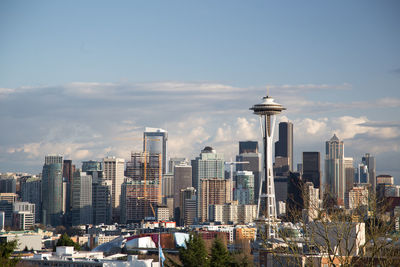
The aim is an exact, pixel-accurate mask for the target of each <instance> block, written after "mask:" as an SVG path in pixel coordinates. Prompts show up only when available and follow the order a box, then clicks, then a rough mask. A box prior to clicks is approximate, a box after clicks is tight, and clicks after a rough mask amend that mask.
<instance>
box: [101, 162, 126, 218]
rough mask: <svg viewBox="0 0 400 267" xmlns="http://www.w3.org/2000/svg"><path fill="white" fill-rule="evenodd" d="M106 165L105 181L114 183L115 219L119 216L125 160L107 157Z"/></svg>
mask: <svg viewBox="0 0 400 267" xmlns="http://www.w3.org/2000/svg"><path fill="white" fill-rule="evenodd" d="M103 163H104V180H110V181H112V189H111V195H112V208H113V217H114V218H115V217H118V216H119V208H120V197H121V185H122V183H123V182H124V171H125V160H124V159H120V158H116V157H106V158H104V159H103Z"/></svg>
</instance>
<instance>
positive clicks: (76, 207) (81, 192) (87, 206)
mask: <svg viewBox="0 0 400 267" xmlns="http://www.w3.org/2000/svg"><path fill="white" fill-rule="evenodd" d="M91 223H93V210H92V176H91V175H89V174H87V173H86V172H81V171H79V170H78V171H76V172H75V173H74V179H73V182H72V225H80V224H91Z"/></svg>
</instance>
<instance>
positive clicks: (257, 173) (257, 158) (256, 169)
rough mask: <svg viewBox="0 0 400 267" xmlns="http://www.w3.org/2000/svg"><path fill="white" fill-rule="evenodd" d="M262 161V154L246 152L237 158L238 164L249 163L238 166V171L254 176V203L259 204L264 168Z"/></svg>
mask: <svg viewBox="0 0 400 267" xmlns="http://www.w3.org/2000/svg"><path fill="white" fill-rule="evenodd" d="M243 151H246V150H243ZM261 159H262V156H261V153H258V152H245V153H241V154H239V155H238V156H236V161H238V162H243V161H248V162H249V163H243V164H238V165H236V171H251V172H252V173H253V175H254V201H255V202H254V203H256V202H257V200H258V196H259V193H260V184H261V181H260V179H261V168H262V161H261ZM264 193H265V192H264Z"/></svg>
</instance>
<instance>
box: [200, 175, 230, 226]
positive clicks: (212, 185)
mask: <svg viewBox="0 0 400 267" xmlns="http://www.w3.org/2000/svg"><path fill="white" fill-rule="evenodd" d="M200 183H201V194H200V195H199V197H200V205H201V207H200V212H201V213H200V216H199V221H200V222H206V221H208V219H209V218H208V209H209V206H210V205H214V204H225V203H229V202H231V201H232V199H231V192H232V185H231V181H230V180H225V179H218V178H208V179H201V180H200Z"/></svg>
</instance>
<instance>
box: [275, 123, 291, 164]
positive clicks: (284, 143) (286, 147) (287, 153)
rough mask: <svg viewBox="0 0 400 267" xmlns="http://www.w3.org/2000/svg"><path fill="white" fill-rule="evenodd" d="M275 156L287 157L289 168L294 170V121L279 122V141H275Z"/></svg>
mask: <svg viewBox="0 0 400 267" xmlns="http://www.w3.org/2000/svg"><path fill="white" fill-rule="evenodd" d="M275 157H282V158H286V161H285V162H287V164H288V166H287V170H288V171H293V123H291V122H281V123H279V141H277V142H275ZM283 167H284V166H282V168H283ZM283 169H285V168H283Z"/></svg>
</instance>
